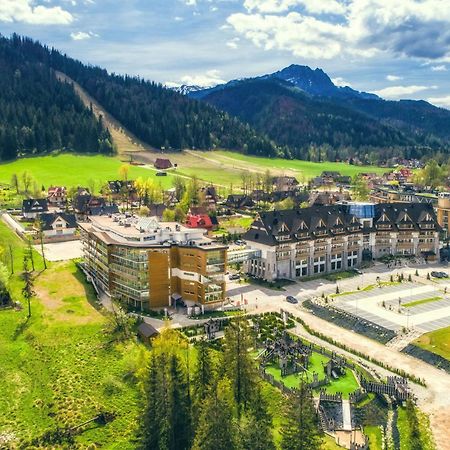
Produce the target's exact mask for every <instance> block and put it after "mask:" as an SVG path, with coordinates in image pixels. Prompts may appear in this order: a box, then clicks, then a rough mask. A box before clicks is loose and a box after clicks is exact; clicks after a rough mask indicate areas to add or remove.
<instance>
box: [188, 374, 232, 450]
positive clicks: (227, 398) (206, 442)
mask: <svg viewBox="0 0 450 450" xmlns="http://www.w3.org/2000/svg"><path fill="white" fill-rule="evenodd" d="M236 436H237V431H236V425H235V423H234V421H233V394H232V390H231V386H230V382H229V381H228V380H227V379H223V380H221V381H219V383H218V384H217V387H216V389H215V390H214V391H213V392H212V393H211V395H209V396H208V398H207V399H206V400H205V402H204V406H203V408H202V411H201V414H200V419H199V423H198V427H197V431H196V434H195V439H194V444H193V446H192V450H235V449H236V448H237V445H236Z"/></svg>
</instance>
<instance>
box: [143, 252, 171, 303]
mask: <svg viewBox="0 0 450 450" xmlns="http://www.w3.org/2000/svg"><path fill="white" fill-rule="evenodd" d="M169 264H170V255H169V251H168V250H161V251H149V252H148V277H149V280H148V281H149V287H150V289H149V291H150V295H149V300H150V307H151V308H156V307H164V306H169V297H170V277H169Z"/></svg>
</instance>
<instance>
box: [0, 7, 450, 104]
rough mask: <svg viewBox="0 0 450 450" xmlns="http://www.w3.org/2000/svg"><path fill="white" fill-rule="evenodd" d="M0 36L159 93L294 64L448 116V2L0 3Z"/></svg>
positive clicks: (449, 15)
mask: <svg viewBox="0 0 450 450" xmlns="http://www.w3.org/2000/svg"><path fill="white" fill-rule="evenodd" d="M0 32H1V33H2V34H4V35H9V34H11V33H12V32H17V33H20V34H24V35H27V36H31V37H33V38H36V39H39V40H40V41H42V42H43V43H46V44H48V45H51V46H55V47H57V48H58V49H60V50H62V51H64V52H67V53H68V54H69V55H70V56H73V57H75V58H78V59H80V60H82V61H83V62H86V63H91V64H98V65H100V66H103V67H105V68H107V69H108V70H110V71H115V72H118V73H129V74H133V75H140V76H142V77H144V78H147V79H152V80H155V81H159V82H162V83H173V84H200V85H211V84H215V83H219V82H221V81H223V80H229V79H233V78H241V77H247V76H254V75H261V74H264V73H269V72H273V71H276V70H279V69H281V68H282V67H285V66H287V65H290V64H292V63H296V64H305V65H309V66H311V67H313V68H315V67H321V68H323V69H324V70H325V71H326V72H327V73H328V74H329V75H330V76H331V78H332V79H333V80H334V81H335V82H336V83H338V84H343V85H344V84H348V85H350V86H352V87H353V88H355V89H359V90H365V91H370V92H376V93H377V94H378V95H380V96H382V97H384V98H389V99H399V98H413V99H426V100H429V101H431V102H432V103H434V104H436V105H438V106H444V107H448V108H450V77H449V75H450V6H449V0H1V1H0Z"/></svg>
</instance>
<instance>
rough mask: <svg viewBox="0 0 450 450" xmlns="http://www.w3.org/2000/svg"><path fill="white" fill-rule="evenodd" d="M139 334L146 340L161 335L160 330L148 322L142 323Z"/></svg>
mask: <svg viewBox="0 0 450 450" xmlns="http://www.w3.org/2000/svg"><path fill="white" fill-rule="evenodd" d="M138 333H139V334H140V335H141V336H143V337H145V338H151V337H153V336H156V335H157V334H159V333H158V330H157V329H156V328H155V327H154V326H153V325H150V324H149V323H146V322H142V323H141V324H140V325H139V326H138Z"/></svg>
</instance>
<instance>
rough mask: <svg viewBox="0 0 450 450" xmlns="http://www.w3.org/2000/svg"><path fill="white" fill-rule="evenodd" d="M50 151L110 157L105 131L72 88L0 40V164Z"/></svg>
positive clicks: (108, 142) (110, 144) (9, 44)
mask: <svg viewBox="0 0 450 450" xmlns="http://www.w3.org/2000/svg"><path fill="white" fill-rule="evenodd" d="M56 149H58V150H59V149H63V150H69V151H77V152H96V153H111V152H112V142H111V137H110V135H109V132H108V130H107V129H105V128H104V127H103V125H102V122H101V120H97V119H96V118H95V116H94V114H93V113H92V111H90V110H89V109H88V108H86V107H85V106H84V105H83V103H82V102H81V100H80V99H79V97H78V96H77V95H76V94H75V92H74V90H73V88H72V86H70V85H68V84H66V83H61V82H59V81H58V80H57V79H56V77H55V75H54V73H53V71H52V70H51V69H50V68H49V67H48V66H45V65H42V64H40V63H38V62H37V61H32V60H29V59H28V58H27V57H26V56H25V55H23V54H21V53H20V52H17V51H15V49H14V46H13V45H12V42H11V41H9V40H7V39H3V38H2V39H0V160H10V159H14V158H16V157H17V156H22V155H29V154H35V153H42V152H47V151H51V150H56Z"/></svg>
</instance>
